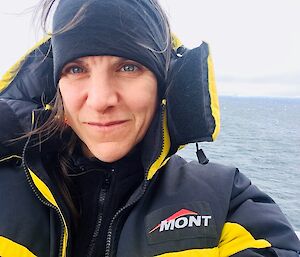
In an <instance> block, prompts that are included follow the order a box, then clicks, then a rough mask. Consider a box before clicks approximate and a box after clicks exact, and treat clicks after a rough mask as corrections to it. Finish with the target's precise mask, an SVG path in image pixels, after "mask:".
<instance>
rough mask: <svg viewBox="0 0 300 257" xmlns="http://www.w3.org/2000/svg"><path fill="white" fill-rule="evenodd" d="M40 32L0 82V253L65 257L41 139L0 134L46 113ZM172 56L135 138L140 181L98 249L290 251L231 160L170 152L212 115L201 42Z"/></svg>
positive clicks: (274, 209) (45, 55)
mask: <svg viewBox="0 0 300 257" xmlns="http://www.w3.org/2000/svg"><path fill="white" fill-rule="evenodd" d="M50 40H51V39H48V40H46V41H45V42H42V43H41V44H40V45H39V46H38V47H36V48H34V49H33V50H32V51H31V52H30V53H29V54H28V55H27V56H26V58H25V59H24V60H22V61H21V62H20V63H19V66H16V67H13V68H12V70H11V71H9V72H8V73H7V74H6V75H5V77H4V79H3V80H2V81H1V82H0V90H1V95H0V115H1V128H0V210H1V211H0V256H1V257H21V256H26V257H32V256H39V257H48V256H50V257H58V256H59V257H60V256H62V257H66V256H68V257H70V254H69V251H70V247H69V246H70V243H71V241H72V234H71V233H70V223H71V221H70V214H69V213H68V210H67V208H66V205H65V204H64V202H63V201H62V199H61V197H60V195H59V194H58V193H57V190H56V188H55V185H54V184H53V182H52V180H51V178H50V177H49V175H48V173H47V167H44V166H43V164H42V161H41V159H42V157H43V156H42V154H43V148H47V147H48V145H49V144H51V140H50V141H49V142H45V143H43V144H42V145H37V144H36V138H34V137H31V138H29V139H28V140H26V141H24V140H19V141H17V142H11V141H8V140H9V139H11V138H15V137H17V136H20V135H22V133H24V131H28V130H29V129H30V128H31V127H32V126H34V125H35V124H36V123H37V117H41V116H40V115H43V114H44V113H45V114H47V113H48V112H49V111H50V110H49V107H48V105H47V104H45V103H48V102H50V100H51V99H52V97H53V95H54V93H55V88H54V87H53V78H52V76H51V74H52V69H53V66H52V58H51V53H49V52H48V49H49V41H50ZM174 58H178V59H176V61H174V63H173V68H172V70H171V72H173V75H174V74H175V75H174V76H172V77H173V78H174V80H173V81H169V82H168V83H169V84H170V87H169V90H168V92H167V94H166V97H165V99H163V100H162V103H161V106H160V107H159V108H158V112H157V115H156V116H155V118H154V120H153V122H152V124H151V126H150V128H149V130H148V132H147V134H146V136H145V138H144V141H143V145H142V153H141V154H142V163H143V168H144V170H145V179H144V182H143V183H142V184H141V185H140V187H138V188H137V190H136V191H135V192H134V193H133V194H132V196H131V197H130V199H129V200H128V202H127V204H126V205H125V206H123V207H122V208H121V209H119V210H118V211H117V212H116V214H115V216H114V217H113V219H112V220H111V221H110V227H109V231H108V234H107V236H106V238H107V240H106V253H105V256H107V257H108V256H118V257H142V256H143V257H147V256H149V257H150V256H163V257H180V256H191V257H192V256H194V257H201V256H202V257H226V256H236V257H248V256H249V257H255V256H257V257H259V256H268V257H271V256H274V257H275V256H279V257H283V256H284V257H298V256H299V253H300V243H299V240H298V238H297V236H296V235H295V233H294V232H293V229H292V227H291V225H290V224H289V223H288V221H287V220H286V218H285V216H284V215H283V214H282V212H281V211H280V209H279V208H278V206H277V205H276V204H275V203H274V201H273V200H272V199H271V198H270V197H269V196H267V195H266V194H264V193H263V192H261V191H259V189H257V188H256V187H255V186H254V185H252V184H251V182H250V181H249V179H247V178H246V177H245V176H244V175H243V174H241V173H240V172H239V171H238V170H237V169H236V168H233V167H226V166H222V165H219V164H214V163H211V162H208V163H207V162H206V161H205V160H204V161H201V162H202V164H201V163H199V162H196V161H195V162H189V163H188V162H186V161H185V160H184V159H182V158H180V157H178V156H176V155H175V153H176V151H177V150H178V148H180V147H182V146H183V145H184V144H187V143H191V142H198V141H212V140H214V138H215V137H216V134H217V133H218V128H219V113H218V103H217V99H216V95H215V91H214V84H213V74H212V71H211V60H210V56H209V52H208V47H207V45H206V44H205V43H203V44H202V45H201V46H200V47H198V48H195V49H193V50H187V51H186V52H185V53H184V54H183V55H178V56H175V57H174ZM195 76H196V77H195ZM37 109H38V110H37ZM37 114H38V115H39V116H37ZM200 157H201V156H200ZM199 159H201V158H199Z"/></svg>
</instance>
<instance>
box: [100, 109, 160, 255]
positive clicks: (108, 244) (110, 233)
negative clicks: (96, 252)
mask: <svg viewBox="0 0 300 257" xmlns="http://www.w3.org/2000/svg"><path fill="white" fill-rule="evenodd" d="M164 112H165V103H163V105H162V112H161V121H162V122H161V131H162V138H161V139H162V146H161V152H160V153H159V155H158V156H157V157H156V158H155V161H157V160H158V159H159V157H160V156H161V155H162V152H163V148H164V133H165V131H164V124H163V122H164ZM155 161H154V162H155ZM154 162H152V163H154ZM152 163H151V164H150V165H149V166H148V168H147V171H149V169H150V167H151V165H152ZM147 173H148V172H146V176H145V183H144V185H143V189H142V192H141V194H140V195H139V197H137V198H136V199H135V200H134V201H132V202H131V203H129V204H127V205H125V206H124V207H122V208H121V209H119V210H118V211H117V212H116V214H115V215H114V217H113V218H112V220H111V222H110V225H109V228H108V233H107V237H106V248H105V255H104V256H105V257H110V255H111V246H112V236H113V224H114V222H115V220H116V219H117V217H118V216H119V215H120V214H121V213H122V212H123V211H125V210H126V209H127V208H129V207H131V206H133V205H134V204H136V203H137V202H138V201H139V200H140V199H141V198H142V196H143V195H144V193H145V192H146V189H147V186H148V184H149V183H148V181H147Z"/></svg>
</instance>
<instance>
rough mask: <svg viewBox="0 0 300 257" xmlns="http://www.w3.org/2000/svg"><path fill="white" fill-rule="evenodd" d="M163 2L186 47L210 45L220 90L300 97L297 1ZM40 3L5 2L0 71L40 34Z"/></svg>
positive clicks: (0, 25) (28, 0) (1, 17)
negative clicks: (35, 14) (36, 12)
mask: <svg viewBox="0 0 300 257" xmlns="http://www.w3.org/2000/svg"><path fill="white" fill-rule="evenodd" d="M160 1H161V3H162V5H163V6H164V8H165V10H166V12H167V14H168V16H169V18H170V21H171V26H172V30H173V31H174V32H175V33H176V34H177V35H178V36H179V37H180V38H181V40H182V41H183V42H184V44H185V45H186V46H188V47H195V46H197V45H198V44H199V42H201V40H204V41H206V42H208V43H209V44H210V47H211V51H212V55H213V59H214V63H215V70H216V77H217V82H218V83H217V86H218V91H219V93H220V94H221V95H264V96H288V97H295V96H297V97H300V32H299V31H300V30H299V24H300V15H299V13H300V1H299V0H284V1H283V0H243V1H242V0H226V1H223V0H206V1H204V0H184V1H179V0H160ZM36 3H37V0H26V1H20V0H10V1H5V2H3V3H2V5H1V10H0V29H1V47H0V75H3V73H4V72H5V70H6V69H8V68H9V67H10V66H11V65H12V64H13V63H14V62H15V61H16V60H17V59H18V57H20V56H21V55H22V54H23V53H24V52H26V50H27V49H28V48H30V47H31V46H32V45H33V44H34V42H35V41H37V40H38V39H39V38H40V35H38V32H37V29H36V28H35V27H34V26H33V24H32V20H31V17H32V13H30V12H28V10H27V9H28V8H30V7H31V6H33V5H34V4H36ZM26 10H27V11H26Z"/></svg>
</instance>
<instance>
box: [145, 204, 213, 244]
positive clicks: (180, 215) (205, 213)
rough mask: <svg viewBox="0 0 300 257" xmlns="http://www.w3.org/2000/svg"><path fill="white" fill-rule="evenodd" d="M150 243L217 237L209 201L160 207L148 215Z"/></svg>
mask: <svg viewBox="0 0 300 257" xmlns="http://www.w3.org/2000/svg"><path fill="white" fill-rule="evenodd" d="M146 231H147V238H148V242H149V243H150V244H156V243H161V242H163V241H170V240H179V239H186V238H197V237H198V238H205V240H209V238H211V239H215V238H216V226H215V221H214V218H213V216H212V212H211V208H210V206H209V204H208V203H207V202H192V203H184V204H176V205H170V206H166V207H164V208H161V209H158V210H155V211H153V212H152V213H150V214H149V215H147V217H146Z"/></svg>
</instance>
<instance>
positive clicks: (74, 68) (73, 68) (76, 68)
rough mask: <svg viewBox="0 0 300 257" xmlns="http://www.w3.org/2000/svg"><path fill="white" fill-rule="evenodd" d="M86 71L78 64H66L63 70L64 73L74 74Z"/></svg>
mask: <svg viewBox="0 0 300 257" xmlns="http://www.w3.org/2000/svg"><path fill="white" fill-rule="evenodd" d="M83 72H85V70H84V68H82V67H80V66H78V65H70V66H66V67H65V68H64V69H63V70H62V75H68V74H69V75H73V74H80V73H83Z"/></svg>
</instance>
